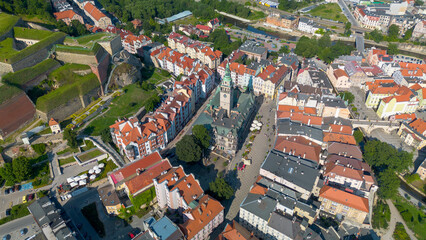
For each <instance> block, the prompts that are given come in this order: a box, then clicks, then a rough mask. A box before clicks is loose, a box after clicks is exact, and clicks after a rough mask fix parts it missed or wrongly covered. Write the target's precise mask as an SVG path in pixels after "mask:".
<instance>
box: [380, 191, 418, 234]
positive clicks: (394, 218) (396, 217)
mask: <svg viewBox="0 0 426 240" xmlns="http://www.w3.org/2000/svg"><path fill="white" fill-rule="evenodd" d="M386 203H387V204H388V205H389V209H390V212H391V220H390V223H389V228H388V229H387V232H386V233H385V235H383V237H382V239H393V237H392V234H393V231H394V230H395V225H396V223H397V222H400V223H402V224H403V225H404V227H405V230H406V231H407V233H408V235H409V236H410V238H411V239H412V240H415V239H417V238H416V237H415V235H414V233H413V231H411V229H409V228H408V227H407V224H405V221H404V219H402V217H401V214H399V211H398V209H397V208H396V207H395V205H393V202H392V201H391V200H389V199H388V200H386Z"/></svg>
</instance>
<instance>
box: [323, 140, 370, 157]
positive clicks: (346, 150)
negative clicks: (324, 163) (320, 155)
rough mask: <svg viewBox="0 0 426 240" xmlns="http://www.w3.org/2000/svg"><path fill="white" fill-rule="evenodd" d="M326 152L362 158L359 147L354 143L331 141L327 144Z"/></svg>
mask: <svg viewBox="0 0 426 240" xmlns="http://www.w3.org/2000/svg"><path fill="white" fill-rule="evenodd" d="M327 150H328V154H337V155H342V156H345V157H350V158H356V159H359V160H361V159H362V152H361V149H360V148H359V147H358V146H356V145H350V144H345V143H339V142H333V143H330V144H329V145H328V149H327Z"/></svg>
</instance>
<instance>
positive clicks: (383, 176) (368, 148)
mask: <svg viewBox="0 0 426 240" xmlns="http://www.w3.org/2000/svg"><path fill="white" fill-rule="evenodd" d="M363 157H364V160H365V161H366V162H367V163H368V164H369V165H370V166H371V168H372V169H373V171H374V173H375V175H376V177H377V180H378V182H379V191H378V195H379V196H380V197H381V198H382V199H389V198H393V197H394V196H395V195H396V194H397V193H398V187H399V184H400V180H399V178H398V176H397V174H399V173H403V172H405V171H407V170H408V168H409V167H410V166H412V165H413V154H412V153H408V152H406V151H398V149H396V148H394V147H393V146H392V145H390V144H388V143H385V142H381V141H378V140H370V141H367V142H366V143H365V145H364V153H363Z"/></svg>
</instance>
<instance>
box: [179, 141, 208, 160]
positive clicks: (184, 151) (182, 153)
mask: <svg viewBox="0 0 426 240" xmlns="http://www.w3.org/2000/svg"><path fill="white" fill-rule="evenodd" d="M201 154H202V150H201V147H200V146H198V144H197V143H196V142H195V140H194V137H193V136H192V135H185V136H183V138H182V139H181V140H180V141H179V142H178V143H177V144H176V155H177V156H178V158H179V160H181V161H184V162H198V161H200V159H201Z"/></svg>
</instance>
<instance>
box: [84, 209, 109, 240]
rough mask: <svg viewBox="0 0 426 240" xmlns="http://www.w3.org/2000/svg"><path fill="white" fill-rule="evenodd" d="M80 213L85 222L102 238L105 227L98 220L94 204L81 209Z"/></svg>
mask: <svg viewBox="0 0 426 240" xmlns="http://www.w3.org/2000/svg"><path fill="white" fill-rule="evenodd" d="M81 213H82V214H83V216H84V217H85V218H86V219H87V221H88V222H89V223H90V225H92V227H93V228H94V229H95V231H96V232H97V233H98V234H99V236H100V237H101V238H102V237H104V236H105V227H104V224H103V223H102V221H101V220H100V219H99V215H98V210H97V209H96V203H91V204H89V205H87V206H85V207H84V208H83V209H81Z"/></svg>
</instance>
